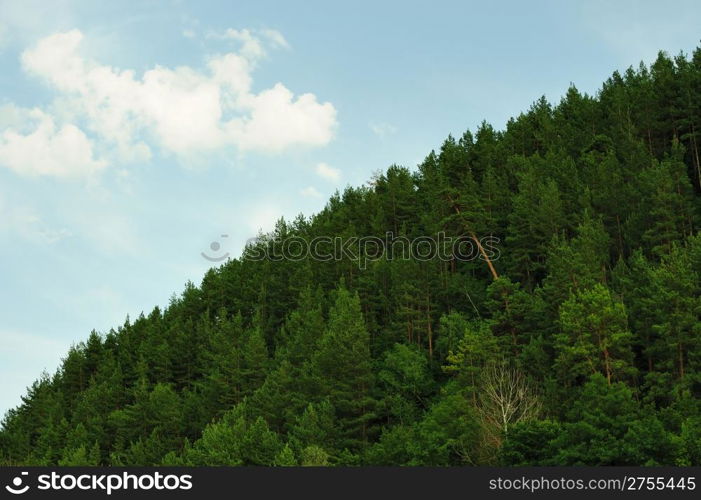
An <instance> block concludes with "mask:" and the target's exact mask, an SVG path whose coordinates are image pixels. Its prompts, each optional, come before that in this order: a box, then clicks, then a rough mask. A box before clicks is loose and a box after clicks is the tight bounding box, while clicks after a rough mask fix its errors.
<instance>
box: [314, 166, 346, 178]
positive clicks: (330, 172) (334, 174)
mask: <svg viewBox="0 0 701 500" xmlns="http://www.w3.org/2000/svg"><path fill="white" fill-rule="evenodd" d="M316 173H317V174H318V175H319V176H320V177H323V178H324V179H326V180H327V181H332V182H338V181H339V180H341V171H340V170H339V169H337V168H333V167H331V166H329V165H328V164H326V163H323V162H322V163H319V164H317V166H316Z"/></svg>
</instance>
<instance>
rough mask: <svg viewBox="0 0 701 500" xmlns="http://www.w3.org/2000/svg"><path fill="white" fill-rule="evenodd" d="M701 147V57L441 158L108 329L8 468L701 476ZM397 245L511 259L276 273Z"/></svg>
mask: <svg viewBox="0 0 701 500" xmlns="http://www.w3.org/2000/svg"><path fill="white" fill-rule="evenodd" d="M700 143H701V49H697V50H696V51H695V52H694V53H693V54H692V55H691V56H685V55H680V56H677V57H674V58H670V57H669V56H667V55H665V54H662V53H661V54H660V55H659V57H658V59H657V60H656V61H655V62H654V63H653V64H652V65H651V66H649V67H646V66H644V65H640V67H639V68H638V69H633V68H631V69H628V70H627V71H625V72H624V73H622V74H619V73H618V72H616V73H614V74H613V75H612V76H611V78H609V79H608V80H607V81H606V82H605V83H604V84H603V86H602V88H601V90H600V91H599V92H598V93H597V95H596V96H589V95H584V94H582V93H580V92H579V91H578V90H577V89H576V88H575V87H574V86H572V87H570V88H569V89H568V90H567V92H566V94H565V95H564V97H563V98H562V100H561V101H560V102H559V103H557V104H551V103H549V102H547V100H545V99H544V98H542V99H540V100H538V101H536V102H535V103H534V104H533V105H532V107H531V108H530V109H529V110H528V111H527V112H525V113H522V114H520V115H519V116H518V117H516V118H514V119H512V120H510V121H509V122H508V124H507V125H506V128H505V130H503V131H500V130H495V129H494V128H493V127H492V126H490V125H489V124H487V123H483V124H482V125H481V126H480V127H479V128H478V129H477V130H476V131H474V132H472V133H471V132H466V133H465V134H464V135H463V136H462V137H460V138H459V139H456V138H453V137H449V138H448V139H447V140H446V141H445V142H444V143H443V144H442V146H441V147H440V149H439V150H438V151H435V152H431V153H429V154H428V156H427V157H426V159H425V160H424V161H423V163H421V164H420V165H419V166H418V168H417V169H412V170H410V169H407V168H403V167H400V166H391V167H389V168H388V169H387V170H386V172H384V173H378V174H377V175H376V176H375V177H374V178H373V179H372V180H371V181H370V182H369V183H368V185H366V186H363V187H357V188H350V187H349V188H347V189H346V190H345V191H344V192H343V193H338V194H337V195H335V196H334V197H332V198H331V199H330V200H329V202H328V204H327V205H326V208H325V209H324V210H322V211H321V212H320V213H318V214H316V215H314V216H312V217H309V218H305V217H302V216H300V217H299V218H297V219H296V220H294V221H282V220H281V221H280V222H279V223H278V225H277V227H276V229H275V231H274V232H273V233H272V234H269V235H265V237H262V238H260V239H259V240H258V241H257V242H256V243H255V244H253V245H251V246H249V247H248V248H247V250H246V251H245V252H244V254H243V255H242V256H241V257H240V258H238V259H233V260H230V261H228V262H226V263H225V264H224V265H222V266H221V267H219V268H216V269H211V270H210V271H209V272H208V273H207V274H206V276H205V277H204V279H203V281H202V283H201V285H199V286H195V285H193V284H188V285H187V286H186V288H185V290H184V291H183V292H182V293H181V294H180V295H179V296H177V297H175V296H174V298H173V299H172V300H171V302H170V304H169V306H168V307H167V308H166V309H164V310H161V309H159V308H155V309H154V310H153V311H151V312H150V313H148V314H147V315H141V316H139V317H138V318H132V319H131V320H130V319H127V321H126V322H125V323H124V324H123V325H121V326H119V327H118V328H116V329H114V330H111V331H109V332H107V333H103V334H100V333H96V332H93V333H92V334H91V335H90V336H89V337H88V338H87V340H85V341H84V342H81V343H79V344H77V345H76V346H75V347H74V348H72V349H71V350H70V352H68V353H67V354H66V356H65V359H64V361H63V363H62V366H61V367H60V369H59V370H58V371H57V372H56V373H55V374H52V375H50V374H46V375H44V376H42V377H41V378H39V379H38V380H37V381H36V382H35V383H34V384H33V385H32V386H31V387H30V388H29V389H28V392H27V394H26V396H25V397H24V398H23V402H22V404H21V405H20V406H19V407H17V408H16V409H13V410H11V411H9V412H8V413H7V415H6V416H5V417H4V420H3V422H2V429H1V430H0V464H4V465H15V464H31V465H40V464H41V465H43V464H46V465H55V464H58V465H159V464H165V465H266V466H269V465H279V466H289V465H375V464H378V465H379V464H382V465H438V466H448V465H486V464H490V465H526V464H529V465H579V464H588V465H656V464H670V465H701V321H700V316H701V235H700V234H699V229H700V227H701V226H700V225H701V219H700V216H701V212H700V210H699V208H700V204H699V201H700V200H701V161H700V155H701V152H700V149H701V144H700ZM388 232H391V233H392V234H393V235H395V236H402V237H407V238H409V239H415V238H419V237H424V236H431V237H433V236H435V235H436V234H438V233H440V232H444V233H445V234H446V235H448V236H452V237H456V238H464V239H466V240H467V241H469V240H471V239H472V238H473V237H474V236H476V237H479V238H483V237H487V236H489V237H492V238H494V239H497V238H498V241H499V243H498V245H496V247H497V248H498V250H499V252H498V255H492V257H493V258H492V259H489V260H488V261H487V260H486V259H485V258H476V259H472V260H463V259H458V258H447V259H446V258H432V259H404V258H401V256H400V255H392V253H388V254H387V255H385V256H384V257H383V258H379V259H369V260H368V261H367V265H359V262H358V261H356V260H353V259H352V258H348V257H345V258H342V259H329V260H315V259H311V258H305V259H284V258H277V254H276V252H277V250H276V249H277V248H278V246H277V245H276V242H280V241H283V240H285V239H287V238H290V237H292V236H294V237H299V238H303V239H304V240H305V241H310V240H312V239H313V238H315V237H321V236H324V237H325V236H330V237H344V238H350V237H358V236H376V237H378V238H382V239H384V238H385V237H386V234H387V233H388ZM495 241H496V240H495ZM263 250H265V251H266V254H267V255H268V257H267V258H264V259H261V258H258V256H259V255H260V254H261V252H262V251H263Z"/></svg>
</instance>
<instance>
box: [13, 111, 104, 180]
mask: <svg viewBox="0 0 701 500" xmlns="http://www.w3.org/2000/svg"><path fill="white" fill-rule="evenodd" d="M5 109H9V112H8V113H2V112H0V116H2V115H5V119H6V120H8V121H9V120H11V121H16V120H17V119H18V118H20V117H23V118H25V119H26V121H25V122H24V123H23V125H24V128H25V129H26V127H27V125H28V124H29V123H31V124H32V125H33V127H31V128H32V129H31V131H29V132H26V133H25V132H22V131H19V130H18V129H17V128H14V127H8V128H6V129H5V130H4V131H3V132H2V134H0V165H4V166H5V167H7V168H9V169H11V170H14V171H15V172H16V173H18V174H20V175H28V176H38V175H52V176H58V177H72V176H85V175H90V174H93V173H95V172H97V171H99V170H100V169H102V168H103V167H104V166H105V162H104V161H103V160H97V159H95V157H94V155H93V148H92V143H91V142H90V140H89V139H88V138H87V137H86V135H85V134H84V133H83V131H82V130H80V129H79V128H78V127H76V126H75V125H72V124H65V125H62V126H57V125H56V123H55V122H54V119H53V118H52V117H51V116H50V115H47V114H46V113H44V112H43V111H41V110H39V109H33V110H23V109H21V108H17V107H14V106H11V107H6V108H5ZM10 113H11V114H13V115H14V116H11V117H9V119H8V116H7V115H8V114H10ZM0 121H2V119H0Z"/></svg>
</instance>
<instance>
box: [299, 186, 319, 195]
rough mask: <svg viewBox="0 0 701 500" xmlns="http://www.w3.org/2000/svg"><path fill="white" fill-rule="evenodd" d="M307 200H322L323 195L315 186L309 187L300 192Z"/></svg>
mask: <svg viewBox="0 0 701 500" xmlns="http://www.w3.org/2000/svg"><path fill="white" fill-rule="evenodd" d="M299 194H301V195H302V196H304V197H306V198H322V197H323V195H322V194H321V193H320V192H319V191H317V189H316V188H315V187H314V186H307V187H305V188H304V189H301V190H300V191H299Z"/></svg>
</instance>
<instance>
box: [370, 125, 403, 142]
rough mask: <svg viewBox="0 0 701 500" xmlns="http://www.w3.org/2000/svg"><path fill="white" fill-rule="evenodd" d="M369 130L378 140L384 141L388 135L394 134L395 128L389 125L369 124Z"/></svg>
mask: <svg viewBox="0 0 701 500" xmlns="http://www.w3.org/2000/svg"><path fill="white" fill-rule="evenodd" d="M370 130H372V132H373V133H374V134H375V135H376V136H377V137H379V138H380V139H384V138H385V137H387V136H389V135H392V134H395V133H396V132H397V127H395V126H394V125H391V124H389V123H371V124H370Z"/></svg>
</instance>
